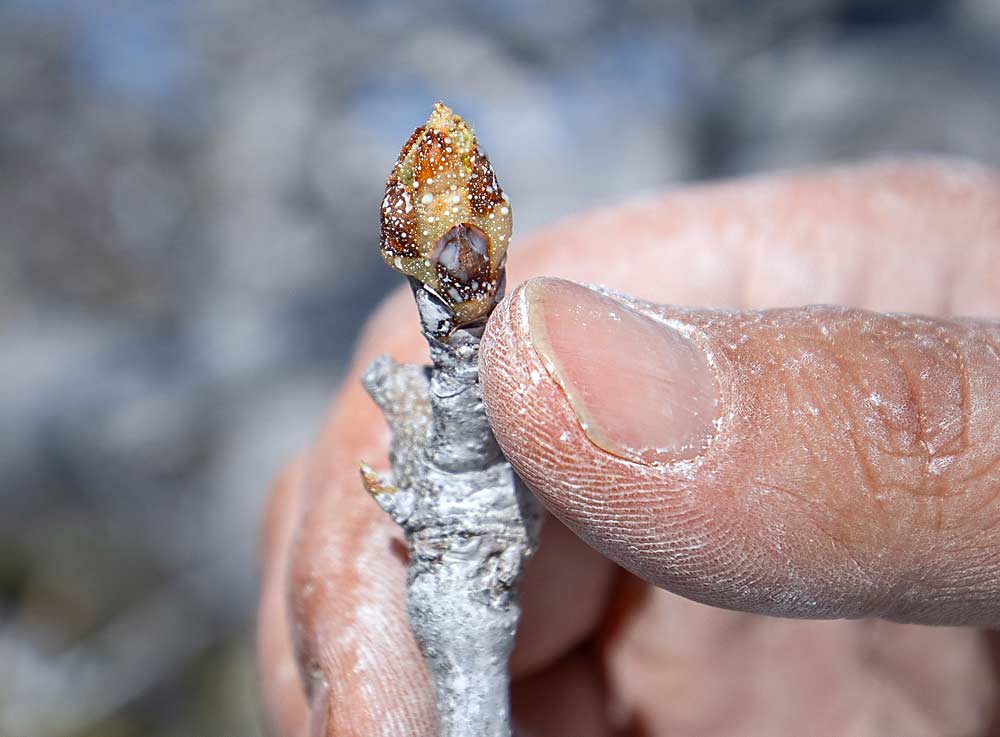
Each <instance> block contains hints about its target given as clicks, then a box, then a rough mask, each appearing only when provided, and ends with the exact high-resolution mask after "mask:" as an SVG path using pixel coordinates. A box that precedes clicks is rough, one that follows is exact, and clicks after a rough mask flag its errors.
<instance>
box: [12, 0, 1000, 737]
mask: <svg viewBox="0 0 1000 737" xmlns="http://www.w3.org/2000/svg"><path fill="white" fill-rule="evenodd" d="M998 80H1000V0H943V1H937V0H898V2H876V1H875V0H796V1H795V2H771V1H768V0H758V1H756V2H743V1H742V0H706V1H705V2H694V1H692V2H678V1H674V2H652V1H646V0H633V1H626V2H613V1H611V0H607V1H604V0H575V1H573V2H570V1H569V0H555V1H552V2H536V1H535V0H506V1H505V2H498V1H497V0H479V1H478V2H472V1H470V2H468V3H465V4H462V3H447V2H422V3H406V2H390V1H388V0H382V1H374V2H362V1H360V0H355V1H353V2H352V1H342V2H333V1H327V2H323V1H321V0H285V1H284V2H281V3H273V2H265V0H238V1H237V0H141V1H139V0H136V1H135V2H128V1H126V0H4V2H2V3H0V735H2V737H56V736H60V737H61V736H63V735H80V736H83V735H94V736H96V735H101V737H131V736H133V735H135V736H138V735H148V736H151V737H167V736H170V737H174V736H176V737H210V736H215V735H218V736H220V737H236V736H238V735H239V736H244V735H249V736H251V737H253V736H254V735H259V734H260V733H261V727H260V725H259V723H258V708H257V704H256V698H255V694H254V685H255V684H254V680H255V675H254V670H253V651H252V636H251V632H252V621H253V617H254V606H255V603H254V597H255V586H256V583H255V569H256V560H255V555H256V536H257V526H258V519H259V516H260V510H261V504H262V500H263V497H264V494H265V491H266V488H267V485H268V482H269V480H270V478H271V477H272V476H273V475H274V474H275V472H276V471H277V470H278V468H279V467H280V465H281V462H282V459H284V458H286V457H287V456H288V455H289V454H290V453H291V452H292V451H293V449H295V448H296V447H298V446H300V445H302V444H303V443H305V442H307V441H308V439H309V438H310V437H311V436H312V435H313V434H314V433H315V432H316V430H317V429H318V426H319V423H320V421H321V417H322V415H323V413H324V409H325V406H326V403H327V401H328V399H329V397H330V395H331V393H332V391H333V390H334V389H335V388H336V386H337V383H338V381H339V379H340V375H341V371H342V369H343V366H344V363H345V361H346V360H347V357H348V355H349V352H350V349H351V345H352V341H353V340H354V337H355V335H356V333H357V331H358V328H359V325H360V324H361V321H362V320H363V319H364V316H365V315H366V314H367V313H368V312H369V310H371V308H372V307H373V306H374V305H375V304H376V303H377V302H378V300H379V299H380V298H381V297H382V296H383V295H384V294H385V293H386V292H387V290H389V289H391V288H392V287H393V286H394V285H396V284H397V283H398V279H397V278H396V277H395V276H394V275H393V274H392V273H391V272H390V271H389V270H388V269H386V268H384V267H383V266H382V264H381V261H380V259H379V256H378V250H377V247H376V243H377V210H378V204H379V201H380V197H381V192H382V188H383V185H384V178H385V175H386V174H387V173H388V171H389V169H390V168H391V166H392V164H393V163H394V160H395V157H396V154H397V152H398V149H399V146H400V145H401V143H402V142H403V141H404V140H405V139H406V137H407V136H408V135H409V133H410V132H411V131H412V129H413V128H414V127H415V126H416V125H418V124H419V123H420V122H422V121H423V120H424V118H425V117H426V115H427V113H428V112H429V110H430V107H431V105H432V103H433V102H434V101H435V100H437V99H439V98H442V99H444V100H445V101H447V102H448V103H449V104H450V105H452V106H453V107H455V108H456V110H458V111H459V112H461V113H462V114H463V115H464V116H466V117H467V118H469V119H470V120H472V121H473V122H474V123H475V124H476V126H477V129H478V131H479V133H480V136H481V139H482V140H483V141H484V142H485V145H486V148H487V150H488V151H489V153H490V156H491V158H492V160H493V162H494V164H495V166H496V168H497V170H498V171H499V172H500V175H501V179H502V181H503V185H504V188H505V189H506V190H507V192H508V193H509V195H510V197H511V199H512V200H513V201H514V202H515V203H516V208H517V223H516V226H515V227H516V232H519V233H525V232H526V231H528V230H531V229H533V228H535V227H537V226H540V225H542V224H544V223H545V222H548V221H550V220H552V219H555V218H557V217H559V216H562V215H565V214H568V213H572V212H574V211H578V210H581V209H583V208H587V207H591V206H594V205H602V204H607V203H611V202H614V201H618V200H621V199H624V198H626V197H628V196H629V195H632V194H635V193H637V192H639V191H642V190H649V189H652V188H655V187H661V186H665V185H672V184H676V183H678V182H687V181H692V180H698V179H707V178H717V177H722V176H727V175H734V174H744V173H751V172H759V171H767V170H773V169H777V168H787V167H791V166H799V165H807V164H813V163H817V162H824V161H831V160H844V159H852V158H859V157H867V156H875V155H888V154H894V153H905V152H910V151H925V152H937V153H943V154H952V155H963V156H970V157H974V158H977V159H980V160H982V161H986V162H990V163H994V164H1000V135H998V133H1000V81H998ZM610 131H615V132H616V135H614V136H609V132H610ZM515 248H516V246H515Z"/></svg>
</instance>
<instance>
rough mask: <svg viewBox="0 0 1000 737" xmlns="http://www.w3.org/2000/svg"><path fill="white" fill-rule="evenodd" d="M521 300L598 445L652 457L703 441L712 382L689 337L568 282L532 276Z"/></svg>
mask: <svg viewBox="0 0 1000 737" xmlns="http://www.w3.org/2000/svg"><path fill="white" fill-rule="evenodd" d="M525 300H526V302H527V313H528V328H529V331H530V333H531V340H532V343H533V344H534V347H535V350H536V351H537V352H538V354H539V356H540V357H541V358H542V362H543V363H544V365H545V367H546V369H547V370H548V372H549V374H551V376H552V378H553V379H554V380H555V381H556V382H557V383H558V384H559V385H560V386H561V387H562V388H563V390H564V391H565V393H566V397H567V398H568V400H569V404H570V406H571V407H572V408H573V412H574V414H575V415H576V418H577V420H578V421H579V423H580V426H581V427H582V428H583V430H584V432H585V433H586V434H587V435H588V436H589V437H590V439H591V440H592V441H593V442H594V443H595V444H596V445H598V446H599V447H601V448H603V449H604V450H606V451H608V452H609V453H613V454H614V455H617V456H620V457H622V458H627V459H629V460H632V461H636V462H639V463H645V464H654V465H655V464H659V463H667V462H670V461H676V460H685V459H690V458H693V457H695V456H697V455H698V454H699V453H700V452H701V451H702V450H704V448H705V447H706V445H707V444H708V442H709V441H710V440H711V438H712V434H713V433H714V431H715V419H716V417H717V416H718V414H719V389H718V385H717V383H716V380H715V374H714V371H713V370H712V367H711V365H710V364H709V362H708V358H707V357H706V355H705V353H704V351H703V350H701V349H700V348H699V347H698V346H697V345H696V344H695V343H694V342H692V341H691V340H690V339H688V338H687V337H685V336H684V335H683V334H681V333H680V332H679V331H677V330H675V329H674V328H671V327H669V326H667V325H665V324H663V323H662V322H659V321H657V320H654V319H652V318H650V317H647V316H645V315H642V314H640V313H639V312H636V311H635V310H633V309H630V308H629V307H627V306H625V304H624V303H622V302H620V301H618V300H616V299H612V298H610V297H606V296H604V295H602V294H598V293H597V292H595V291H593V290H591V289H588V288H586V287H583V286H580V285H579V284H574V283H572V282H567V281H561V280H556V279H536V280H534V281H532V282H530V283H529V284H528V285H527V286H526V287H525Z"/></svg>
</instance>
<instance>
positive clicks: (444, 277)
mask: <svg viewBox="0 0 1000 737" xmlns="http://www.w3.org/2000/svg"><path fill="white" fill-rule="evenodd" d="M511 223H512V218H511V209H510V203H509V202H508V201H507V195H505V194H504V193H503V190H502V189H500V184H499V183H498V182H497V178H496V175H495V174H494V173H493V167H492V166H490V162H489V159H487V158H486V155H485V154H483V153H482V152H481V151H480V150H479V146H478V145H477V144H476V136H475V133H474V132H473V130H472V128H471V127H470V126H469V125H468V124H467V123H466V122H465V121H464V120H462V118H461V117H459V116H458V115H455V113H453V112H452V111H451V109H450V108H448V107H447V106H445V105H444V104H443V103H440V102H439V103H437V104H436V105H435V106H434V112H432V113H431V116H430V118H429V119H428V121H427V122H426V123H425V124H424V125H422V126H420V127H419V128H417V129H416V130H415V131H414V132H413V135H412V136H410V139H409V140H408V141H407V142H406V145H404V146H403V150H402V151H401V152H400V154H399V160H398V161H397V162H396V166H395V167H394V168H393V170H392V173H391V174H389V179H388V180H387V181H386V185H385V197H384V198H383V199H382V212H381V247H382V258H384V259H385V262H386V263H387V264H389V266H391V267H392V268H394V269H396V270H397V271H400V272H402V273H403V274H406V275H407V276H410V277H413V278H414V279H417V280H418V281H420V282H421V283H422V284H423V285H424V286H425V287H426V288H427V289H428V290H430V291H431V292H433V293H434V294H435V295H437V297H438V298H439V299H440V300H441V301H442V302H443V303H444V304H445V305H446V306H447V307H448V308H449V309H450V310H451V311H452V312H453V314H454V320H455V325H457V326H462V325H468V324H470V323H475V322H477V321H481V320H483V319H484V318H486V317H487V316H488V315H489V314H490V312H491V311H492V310H493V307H494V305H495V304H496V302H497V300H499V299H500V297H501V296H502V283H503V268H504V262H505V260H506V256H507V245H508V243H509V241H510V233H511Z"/></svg>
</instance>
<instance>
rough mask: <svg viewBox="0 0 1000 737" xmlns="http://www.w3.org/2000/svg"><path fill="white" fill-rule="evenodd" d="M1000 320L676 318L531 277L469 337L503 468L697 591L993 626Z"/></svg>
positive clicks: (642, 571)
mask: <svg viewBox="0 0 1000 737" xmlns="http://www.w3.org/2000/svg"><path fill="white" fill-rule="evenodd" d="M997 346H1000V323H996V322H987V321H980V322H976V321H971V320H950V321H946V320H931V319H928V318H922V317H915V316H904V315H882V314H875V313H871V312H865V311H861V310H849V309H845V308H840V307H807V308H801V309H782V310H773V311H767V312H745V313H741V312H716V311H693V310H681V309H678V308H670V307H665V306H659V305H652V304H649V303H641V302H637V301H634V300H628V299H627V298H621V297H612V296H608V295H605V294H602V293H598V292H596V291H593V290H590V289H587V288H586V287H583V286H579V285H577V284H574V283H571V282H565V281H560V280H555V279H536V280H532V281H530V282H528V283H527V284H526V285H523V286H521V287H520V288H518V289H517V290H516V291H515V292H514V293H513V294H512V295H511V297H510V298H509V299H508V300H506V301H505V302H504V303H503V304H502V305H501V306H500V307H499V308H498V309H497V310H496V312H495V314H494V316H493V317H492V318H491V320H490V323H489V326H488V328H487V332H486V335H485V337H484V340H483V344H482V355H481V362H482V366H481V377H482V382H483V392H484V397H485V402H486V408H487V413H488V415H489V417H490V421H491V423H492V424H493V427H494V430H495V431H496V435H497V439H498V440H499V442H500V445H501V446H502V447H503V450H504V452H505V453H506V454H507V456H508V458H509V459H510V461H511V463H512V464H513V465H514V467H515V468H516V470H517V471H518V473H519V474H520V475H521V476H522V477H523V478H524V480H525V481H526V482H527V484H528V485H529V486H530V487H531V488H532V489H533V490H534V491H535V493H536V494H538V496H539V497H540V498H541V499H542V500H543V501H544V503H545V504H546V505H547V506H548V508H549V509H550V510H551V511H552V512H553V513H554V514H556V515H557V516H558V517H560V518H561V519H562V520H563V521H564V522H565V523H566V524H567V525H568V526H569V527H571V528H572V529H573V530H574V531H575V532H576V533H577V534H578V535H579V536H580V537H581V538H583V539H584V540H585V541H586V542H588V543H589V544H590V545H592V546H593V547H595V548H597V549H598V550H599V551H601V552H602V553H603V554H605V555H606V556H608V557H609V558H611V559H613V560H614V561H616V562H618V563H619V564H621V565H622V566H624V567H625V568H627V569H629V570H631V571H632V572H634V573H635V574H637V575H639V576H641V577H643V578H645V579H646V580H648V581H650V582H652V583H654V584H656V585H658V586H661V587H663V588H666V589H669V590H671V591H673V592H675V593H678V594H681V595H684V596H687V597H689V598H692V599H695V600H697V601H701V602H703V603H707V604H711V605H715V606H721V607H726V608H732V609H739V610H744V611H751V612H759V613H765V614H773V615H780V616H793V617H817V618H819V617H862V616H882V617H888V618H893V619H899V620H904V621H913V622H925V623H947V624H978V625H997V624H1000V604H998V602H1000V575H998V574H1000V502H998V498H1000V352H998V348H997Z"/></svg>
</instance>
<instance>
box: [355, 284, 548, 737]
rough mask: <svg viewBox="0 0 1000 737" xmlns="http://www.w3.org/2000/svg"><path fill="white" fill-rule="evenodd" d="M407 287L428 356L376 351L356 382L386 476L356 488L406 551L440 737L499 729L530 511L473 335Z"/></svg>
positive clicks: (533, 516) (495, 734) (504, 723)
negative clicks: (384, 438) (491, 413)
mask: <svg viewBox="0 0 1000 737" xmlns="http://www.w3.org/2000/svg"><path fill="white" fill-rule="evenodd" d="M414 293H415V296H416V299H417V305H418V307H419V308H420V314H421V319H422V325H423V332H424V335H425V337H426V338H427V340H428V343H429V344H430V347H431V358H432V361H433V366H432V367H430V368H429V369H428V367H424V366H413V365H401V364H397V363H395V362H394V361H393V360H392V359H391V358H389V357H388V356H382V357H380V358H378V359H376V361H375V362H374V363H373V365H372V366H371V368H370V369H369V370H368V372H367V373H366V374H365V376H364V378H363V381H364V384H365V387H366V388H367V390H368V392H369V393H370V394H371V396H372V398H373V399H374V400H375V401H376V402H377V403H378V405H379V406H380V407H381V408H382V411H383V412H384V413H385V416H386V419H387V420H388V422H389V424H390V427H391V429H392V433H393V440H392V446H391V448H390V460H391V463H392V472H391V474H378V473H376V472H375V471H374V470H373V469H371V468H369V467H366V466H365V467H362V476H363V478H364V481H365V486H366V488H367V489H368V491H369V492H370V493H371V495H372V496H373V497H374V499H375V500H376V501H377V502H378V503H379V505H380V506H381V507H382V508H383V509H384V510H385V511H386V512H387V513H388V514H389V515H390V516H391V517H392V519H393V520H395V521H396V523H397V524H399V525H400V526H401V527H402V528H403V531H404V533H405V535H406V539H407V542H408V545H409V553H410V568H409V581H408V589H407V597H406V608H407V612H408V614H409V617H410V622H411V624H412V626H413V632H414V634H415V635H416V639H417V642H418V643H419V645H420V648H421V650H422V652H423V653H424V656H425V658H426V659H427V664H428V666H429V668H430V671H431V676H432V678H433V681H434V685H435V689H436V693H437V706H438V715H439V721H440V730H441V732H440V733H441V735H442V736H443V737H509V735H510V734H511V727H510V706H509V700H510V698H509V691H510V688H509V685H510V684H509V680H510V679H509V674H508V658H509V656H510V651H511V648H512V646H513V643H514V633H515V629H516V626H517V619H518V616H519V613H520V607H519V605H518V597H517V583H518V581H519V579H520V577H521V573H522V570H523V568H524V563H525V561H526V560H527V559H528V558H529V557H530V555H531V554H532V553H533V552H534V550H535V547H536V545H537V540H538V532H539V528H540V526H541V519H542V511H541V505H540V503H539V502H538V500H537V499H535V497H534V496H533V495H532V494H531V493H530V492H529V491H528V490H527V489H526V488H525V487H524V485H523V484H522V483H521V481H520V480H519V479H518V478H517V476H516V475H515V474H514V471H513V469H512V468H511V467H510V464H509V463H508V462H507V461H506V459H505V458H504V457H503V454H502V453H501V451H500V448H499V446H498V445H497V442H496V438H494V436H493V432H492V430H491V429H490V426H489V423H488V421H487V419H486V413H485V411H484V409H483V402H482V394H481V391H480V387H479V336H478V331H477V330H475V329H461V328H460V329H457V330H455V329H453V326H452V325H451V324H450V322H449V320H448V314H447V311H446V309H444V308H443V307H442V306H441V305H440V303H438V302H437V301H436V300H435V299H434V297H433V295H430V294H429V293H428V292H426V290H424V289H423V288H422V287H420V286H419V285H414Z"/></svg>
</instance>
